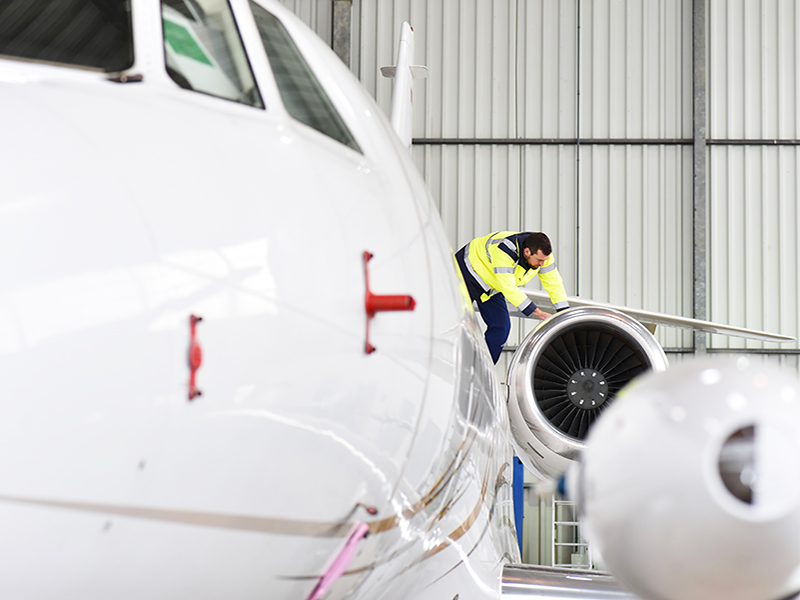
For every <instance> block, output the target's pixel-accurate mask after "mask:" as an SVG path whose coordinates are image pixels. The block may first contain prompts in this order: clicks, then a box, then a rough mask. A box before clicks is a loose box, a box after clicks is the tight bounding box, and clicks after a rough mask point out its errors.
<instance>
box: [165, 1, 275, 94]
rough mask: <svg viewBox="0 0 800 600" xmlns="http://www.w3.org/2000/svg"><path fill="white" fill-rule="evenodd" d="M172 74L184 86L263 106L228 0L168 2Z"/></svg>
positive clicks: (167, 45)
mask: <svg viewBox="0 0 800 600" xmlns="http://www.w3.org/2000/svg"><path fill="white" fill-rule="evenodd" d="M161 16H162V20H163V24H164V50H165V55H166V60H167V72H168V73H169V76H170V77H172V79H173V80H174V81H175V82H176V83H177V84H178V85H180V86H181V87H183V88H186V89H188V90H194V91H196V92H201V93H204V94H210V95H212V96H217V97H219V98H225V99H226V100H233V101H235V102H241V103H243V104H249V105H250V106H255V107H258V108H263V107H264V104H263V102H262V100H261V95H260V94H259V92H258V88H257V87H256V83H255V79H254V78H253V72H252V70H251V69H250V63H249V62H248V60H247V54H246V53H245V51H244V47H243V45H242V40H241V37H240V36H239V30H238V29H237V28H236V21H235V20H234V18H233V14H232V13H231V7H230V5H229V4H228V2H227V0H162V2H161Z"/></svg>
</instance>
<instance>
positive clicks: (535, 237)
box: [523, 231, 553, 256]
mask: <svg viewBox="0 0 800 600" xmlns="http://www.w3.org/2000/svg"><path fill="white" fill-rule="evenodd" d="M523 246H524V247H525V248H527V249H528V250H530V251H531V254H536V253H537V252H538V251H539V250H541V251H542V254H544V255H545V256H550V255H551V254H552V253H553V244H551V243H550V238H549V237H547V236H546V235H545V234H544V233H542V232H541V231H537V232H535V233H532V234H530V235H529V236H528V237H526V238H525V242H524V243H523Z"/></svg>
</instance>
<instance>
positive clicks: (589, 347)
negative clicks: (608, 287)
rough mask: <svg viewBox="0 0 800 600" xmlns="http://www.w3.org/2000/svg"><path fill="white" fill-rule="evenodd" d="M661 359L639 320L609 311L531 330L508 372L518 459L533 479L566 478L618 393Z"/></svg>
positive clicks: (569, 314)
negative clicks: (532, 474)
mask: <svg viewBox="0 0 800 600" xmlns="http://www.w3.org/2000/svg"><path fill="white" fill-rule="evenodd" d="M666 368H667V357H666V355H665V354H664V351H663V350H662V348H661V346H660V345H659V344H658V342H657V341H656V339H655V338H654V337H653V335H652V334H651V333H650V332H649V331H648V330H647V329H646V328H645V327H644V326H643V325H642V324H641V323H639V322H638V321H636V320H635V319H633V318H631V317H628V316H627V315H625V314H623V313H621V312H618V311H615V310H613V309H608V308H595V307H585V308H572V309H570V310H567V311H564V312H561V313H558V314H557V315H554V316H553V317H551V318H550V319H548V320H547V321H544V322H542V324H541V325H539V327H537V328H536V329H535V330H534V331H532V332H531V333H530V334H529V335H528V336H527V337H526V338H525V340H524V341H523V342H522V344H520V347H519V348H518V349H517V352H516V353H515V354H514V357H513V358H512V360H511V365H510V367H509V371H508V379H507V381H508V412H509V417H510V419H511V431H512V433H513V436H514V441H515V443H516V445H517V452H518V453H519V456H520V458H521V459H522V461H523V462H524V463H525V465H526V466H527V467H528V468H529V469H531V471H533V472H534V473H536V474H538V475H539V476H551V477H555V476H558V475H560V474H561V473H563V472H565V471H566V469H567V468H568V467H569V464H570V463H571V462H572V461H573V460H574V459H575V458H576V457H577V454H578V452H579V451H580V450H581V449H583V447H584V440H585V439H586V436H587V435H588V433H589V430H590V429H591V427H592V425H593V424H594V422H595V421H596V420H597V419H598V418H599V417H600V415H601V414H602V413H603V411H604V410H605V409H606V408H608V406H609V405H610V404H611V403H612V402H613V401H614V399H615V397H616V394H617V393H618V392H619V391H620V390H621V389H622V388H623V387H624V386H625V385H627V383H628V382H629V381H631V380H632V379H633V378H634V377H636V376H637V375H640V374H641V373H644V372H645V371H649V370H655V371H663V370H664V369H666Z"/></svg>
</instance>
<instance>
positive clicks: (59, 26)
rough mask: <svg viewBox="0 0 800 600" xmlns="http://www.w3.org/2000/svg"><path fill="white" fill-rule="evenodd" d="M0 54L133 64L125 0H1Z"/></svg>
mask: <svg viewBox="0 0 800 600" xmlns="http://www.w3.org/2000/svg"><path fill="white" fill-rule="evenodd" d="M0 54H2V55H6V56H13V57H17V58H26V59H30V60H37V61H45V62H51V63H59V64H64V65H72V66H79V67H89V68H93V69H100V70H102V71H105V72H107V73H112V72H116V71H124V70H125V69H128V68H130V67H131V66H132V65H133V28H132V25H131V4H130V1H129V0H128V1H125V0H119V1H117V2H109V1H108V0H60V1H59V2H53V1H52V0H17V1H16V2H0Z"/></svg>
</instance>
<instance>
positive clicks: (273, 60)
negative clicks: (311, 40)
mask: <svg viewBox="0 0 800 600" xmlns="http://www.w3.org/2000/svg"><path fill="white" fill-rule="evenodd" d="M250 7H251V8H252V10H253V16H254V17H255V20H256V25H258V31H259V33H260V34H261V40H262V41H263V42H264V49H265V50H266V52H267V57H268V58H269V62H270V65H271V66H272V71H273V73H274V74H275V81H276V82H277V84H278V88H279V90H280V93H281V98H282V99H283V103H284V104H285V105H286V110H287V111H289V114H290V115H292V116H293V117H294V118H295V119H297V120H298V121H300V122H301V123H305V124H306V125H308V126H309V127H313V128H314V129H316V130H317V131H319V132H321V133H324V134H325V135H327V136H330V137H332V138H333V139H335V140H337V141H339V142H341V143H342V144H345V145H346V146H350V147H351V148H353V149H354V150H357V151H358V152H361V149H360V148H359V147H358V144H357V143H356V141H355V139H353V136H352V134H351V133H350V131H349V130H348V129H347V126H346V125H345V124H344V121H343V120H342V118H341V116H340V115H339V113H338V112H336V109H335V108H334V106H333V104H332V103H331V101H330V98H328V96H327V94H326V93H325V90H323V89H322V86H321V85H320V84H319V81H317V78H316V77H315V76H314V73H313V71H312V70H311V68H310V67H309V66H308V63H306V61H305V59H304V58H303V55H302V54H300V50H298V49H297V46H295V44H294V42H293V41H292V38H291V37H290V36H289V32H287V31H286V29H285V28H284V26H283V24H282V23H281V22H280V21H279V20H278V19H277V18H275V17H274V16H273V15H272V14H271V13H269V12H267V11H266V10H264V9H263V8H261V6H259V5H258V4H256V3H255V2H252V1H251V2H250Z"/></svg>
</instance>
